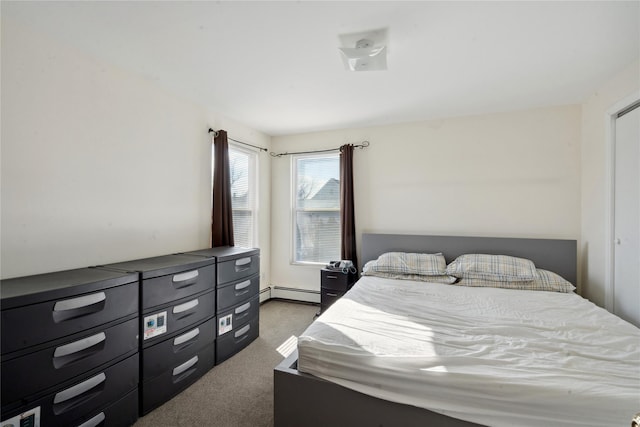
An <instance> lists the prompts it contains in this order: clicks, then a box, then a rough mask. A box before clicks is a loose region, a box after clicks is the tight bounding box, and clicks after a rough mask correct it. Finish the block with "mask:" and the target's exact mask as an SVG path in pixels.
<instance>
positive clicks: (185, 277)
mask: <svg viewBox="0 0 640 427" xmlns="http://www.w3.org/2000/svg"><path fill="white" fill-rule="evenodd" d="M198 274H199V273H198V270H192V271H187V272H185V273H180V274H176V275H175V276H173V279H172V281H173V283H174V287H175V288H176V289H180V288H184V287H187V286H191V285H193V284H195V283H197V282H198V280H197V279H198Z"/></svg>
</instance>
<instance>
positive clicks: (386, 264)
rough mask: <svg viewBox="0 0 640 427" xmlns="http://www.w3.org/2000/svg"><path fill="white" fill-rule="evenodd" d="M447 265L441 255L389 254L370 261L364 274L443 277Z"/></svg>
mask: <svg viewBox="0 0 640 427" xmlns="http://www.w3.org/2000/svg"><path fill="white" fill-rule="evenodd" d="M446 268H447V263H446V261H445V260H444V256H443V255H442V254H441V253H437V254H417V253H406V252H387V253H384V254H382V255H380V256H379V257H378V259H377V260H375V261H369V262H368V263H367V264H366V265H365V267H364V269H363V272H365V273H367V272H374V271H375V272H380V273H399V274H418V275H423V276H441V275H444V274H445V270H446Z"/></svg>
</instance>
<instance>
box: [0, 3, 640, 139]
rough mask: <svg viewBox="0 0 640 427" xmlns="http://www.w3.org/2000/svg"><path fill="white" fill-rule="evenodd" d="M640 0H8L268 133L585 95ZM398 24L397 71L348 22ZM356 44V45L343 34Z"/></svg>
mask: <svg viewBox="0 0 640 427" xmlns="http://www.w3.org/2000/svg"><path fill="white" fill-rule="evenodd" d="M639 5H640V2H638V1H633V2H615V1H602V2H600V1H593V2H577V1H568V2H548V1H547V2H543V1H540V2H482V1H473V2H430V1H424V2H420V1H411V2H396V1H386V2H385V1H382V2H366V1H354V2H329V1H318V2H310V1H284V2H272V1H258V2H240V1H235V2H231V1H227V2H225V1H222V2H221V1H198V2H185V1H178V2H171V1H163V2H152V1H147V2H129V1H105V2H88V1H86V2H56V1H46V2H8V1H2V6H1V7H2V19H3V20H5V19H11V20H14V21H16V22H18V23H19V24H21V25H25V26H29V27H31V28H32V29H33V30H34V31H38V32H41V33H44V34H45V35H46V36H47V37H51V38H54V39H57V40H58V41H60V42H62V43H65V44H67V45H71V46H73V47H74V48H77V49H79V50H81V51H83V52H85V53H86V54H88V55H91V56H94V57H97V58H98V59H99V60H102V61H106V62H109V63H111V64H114V65H115V66H117V67H120V68H123V69H126V70H128V71H130V72H133V73H136V74H138V75H140V76H142V77H143V78H144V79H147V80H149V81H151V82H153V83H155V84H157V85H160V86H162V87H164V88H166V89H167V90H170V91H171V92H173V93H175V94H177V95H178V96H180V97H184V98H187V99H189V100H191V101H193V102H195V103H198V104H201V105H203V106H206V107H207V108H208V109H209V110H211V111H214V112H218V113H221V114H223V115H225V116H227V117H230V118H232V119H235V120H237V121H239V122H241V123H243V124H245V125H247V126H249V127H252V128H254V129H257V130H260V131H262V132H264V133H266V134H268V135H274V136H275V135H286V134H293V133H304V132H314V131H320V130H328V129H340V128H353V127H364V126H374V125H384V124H392V123H400V122H408V121H417V120H425V119H436V118H443V117H454V116H463V115H473V114H485V113H492V112H500V111H510V110H518V109H526V108H533V107H540V106H551V105H564V104H576V103H580V102H583V101H584V100H585V99H586V98H587V97H588V96H589V95H591V94H592V93H593V92H594V91H595V90H596V88H598V87H599V86H600V85H601V84H602V83H604V82H605V81H606V80H607V79H608V78H609V77H611V76H612V75H613V74H614V73H615V72H617V71H619V70H621V69H622V68H624V67H625V66H627V65H628V64H630V63H631V62H632V61H634V60H635V59H637V58H638V57H639V54H640V33H639V31H640V8H639ZM377 29H387V37H388V70H386V71H368V72H349V71H346V70H345V68H344V66H343V64H342V60H341V58H340V54H339V52H338V47H340V38H339V36H340V35H341V34H349V33H355V32H363V31H369V30H377ZM346 47H353V46H346Z"/></svg>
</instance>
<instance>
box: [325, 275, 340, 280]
mask: <svg viewBox="0 0 640 427" xmlns="http://www.w3.org/2000/svg"><path fill="white" fill-rule="evenodd" d="M337 278H338V276H329V275H328V274H327V279H337Z"/></svg>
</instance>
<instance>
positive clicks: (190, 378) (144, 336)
mask: <svg viewBox="0 0 640 427" xmlns="http://www.w3.org/2000/svg"><path fill="white" fill-rule="evenodd" d="M215 261H216V260H215V258H204V257H197V256H189V255H183V254H176V255H165V256H159V257H153V258H146V259H140V260H134V261H127V262H121V263H116V264H109V265H105V266H101V268H104V269H110V270H117V271H127V272H137V273H138V274H139V280H140V313H141V314H140V357H141V361H140V413H141V414H142V415H144V414H146V413H148V412H149V411H151V410H153V409H154V408H156V407H157V406H159V405H161V404H163V403H164V402H166V401H167V400H169V399H171V398H172V397H173V396H175V395H176V394H178V393H179V392H181V391H182V390H184V389H185V388H187V387H188V386H189V385H191V384H193V383H194V382H195V381H196V380H197V379H198V378H200V377H201V376H202V375H204V374H205V373H206V372H208V371H209V370H210V369H211V368H212V367H213V366H214V361H215V338H216V335H215V333H216V332H215V329H216V320H215V306H216V289H215V280H216V265H215Z"/></svg>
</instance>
